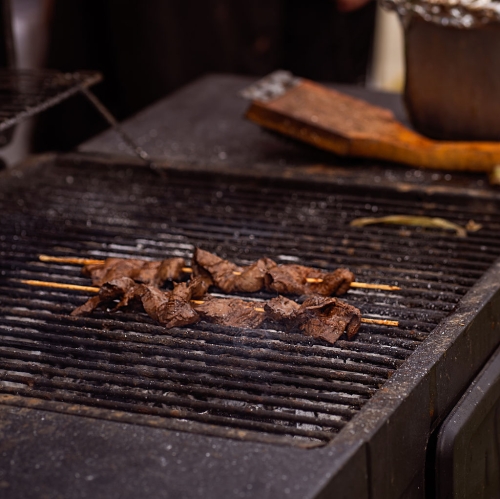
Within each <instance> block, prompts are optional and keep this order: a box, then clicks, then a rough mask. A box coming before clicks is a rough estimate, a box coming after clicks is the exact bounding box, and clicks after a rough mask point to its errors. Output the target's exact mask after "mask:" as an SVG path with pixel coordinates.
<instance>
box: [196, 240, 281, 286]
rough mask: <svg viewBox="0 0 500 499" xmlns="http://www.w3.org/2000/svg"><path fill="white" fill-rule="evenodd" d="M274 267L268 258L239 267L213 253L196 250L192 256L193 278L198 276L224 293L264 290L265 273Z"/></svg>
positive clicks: (273, 263)
mask: <svg viewBox="0 0 500 499" xmlns="http://www.w3.org/2000/svg"><path fill="white" fill-rule="evenodd" d="M275 266H276V262H274V261H273V260H271V259H270V258H260V259H259V260H257V261H256V262H254V263H252V265H249V266H246V267H240V266H238V265H236V264H234V263H232V262H228V261H227V260H223V259H222V258H220V257H219V256H217V255H214V254H213V253H209V252H208V251H205V250H202V249H200V248H196V249H195V250H194V254H193V262H192V268H193V276H199V277H201V278H202V279H203V281H204V282H205V283H206V285H207V289H208V287H209V286H212V285H214V286H217V287H218V288H219V289H221V290H222V291H224V292H225V293H235V292H244V293H254V292H255V291H260V290H261V289H263V288H264V278H265V276H266V273H267V271H268V270H269V269H270V268H272V267H275Z"/></svg>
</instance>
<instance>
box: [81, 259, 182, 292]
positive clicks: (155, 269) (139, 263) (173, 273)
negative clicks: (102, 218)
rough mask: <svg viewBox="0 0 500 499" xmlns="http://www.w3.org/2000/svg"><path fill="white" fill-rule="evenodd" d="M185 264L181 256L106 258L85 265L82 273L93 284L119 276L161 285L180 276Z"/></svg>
mask: <svg viewBox="0 0 500 499" xmlns="http://www.w3.org/2000/svg"><path fill="white" fill-rule="evenodd" d="M185 266H186V262H185V261H184V259H183V258H168V259H166V260H158V261H153V262H151V261H147V260H138V259H129V258H107V259H106V261H105V262H104V263H98V264H90V265H85V266H84V267H83V269H82V274H83V275H85V276H87V277H90V278H91V279H92V284H94V286H102V285H103V284H104V283H106V282H110V281H112V280H114V279H119V278H121V277H129V278H130V279H133V280H134V281H137V282H141V283H143V284H148V285H151V286H162V285H163V284H164V283H165V282H166V281H168V280H171V281H176V280H178V279H180V277H181V276H182V273H183V271H182V269H183V267H185Z"/></svg>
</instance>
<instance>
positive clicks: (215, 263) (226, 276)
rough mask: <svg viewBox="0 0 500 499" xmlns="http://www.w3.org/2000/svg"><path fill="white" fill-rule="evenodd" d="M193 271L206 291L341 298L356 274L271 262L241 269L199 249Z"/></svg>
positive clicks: (263, 261)
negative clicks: (261, 292) (338, 296)
mask: <svg viewBox="0 0 500 499" xmlns="http://www.w3.org/2000/svg"><path fill="white" fill-rule="evenodd" d="M192 267H193V275H195V276H199V277H201V278H202V279H203V280H204V282H205V283H206V285H207V289H208V287H209V286H212V285H215V286H217V287H218V288H220V289H221V290H222V291H224V292H226V293H234V292H238V291H239V292H247V293H253V292H255V291H260V290H262V289H267V290H268V291H275V292H277V293H280V294H287V295H288V294H290V295H308V294H320V295H324V296H331V295H342V294H344V293H346V292H347V291H348V289H349V287H350V285H351V283H352V282H353V281H354V274H353V273H352V272H351V271H349V270H347V269H343V268H340V269H336V270H335V271H333V272H325V271H322V270H319V269H314V268H311V267H305V266H303V265H295V264H291V265H290V264H283V265H278V264H276V262H274V261H273V260H271V259H269V258H261V259H259V260H257V261H256V262H255V263H253V264H252V265H249V266H247V267H240V266H238V265H235V264H234V263H232V262H228V261H227V260H223V259H222V258H220V257H218V256H217V255H214V254H213V253H209V252H208V251H205V250H202V249H200V248H196V249H195V251H194V254H193V263H192ZM308 279H310V280H313V281H319V282H309V281H308Z"/></svg>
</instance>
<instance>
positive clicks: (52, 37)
mask: <svg viewBox="0 0 500 499" xmlns="http://www.w3.org/2000/svg"><path fill="white" fill-rule="evenodd" d="M374 17H375V4H374V2H372V3H371V4H369V5H367V6H365V7H364V8H362V9H360V10H358V11H356V12H353V13H341V12H339V11H338V10H337V7H336V5H335V3H334V1H333V0H251V1H241V0H71V1H67V0H53V2H52V5H51V11H50V13H49V22H50V32H49V44H48V53H47V63H46V66H47V67H50V68H56V69H60V70H64V71H76V70H79V69H96V70H99V71H101V72H102V73H103V75H104V82H103V83H101V84H100V85H98V86H97V87H95V92H96V94H97V95H98V97H99V98H100V99H101V100H102V101H103V102H104V103H105V104H106V105H107V106H108V107H109V108H110V110H111V111H112V112H113V113H114V114H115V116H117V117H118V118H119V119H120V120H122V119H124V118H126V117H128V116H130V115H132V114H134V113H135V112H137V111H138V110H140V109H142V108H144V107H145V106H147V105H148V104H151V103H152V102H154V101H156V100H158V99H160V98H161V97H163V96H165V95H167V94H169V93H170V92H172V91H174V90H176V89H177V88H179V87H181V86H183V85H185V84H186V83H188V82H190V81H192V80H194V79H196V78H197V77H199V76H201V75H202V74H205V73H211V72H226V73H237V74H245V75H255V76H263V75H265V74H267V73H269V72H271V71H273V70H274V69H277V68H283V69H289V70H291V71H292V72H293V73H295V74H297V75H299V76H304V77H308V78H312V79H315V80H321V81H331V82H342V83H357V84H362V83H363V82H364V81H365V78H366V71H367V66H368V61H369V59H370V55H371V47H372V38H373V30H374ZM104 128H106V125H105V123H103V121H102V119H101V118H100V117H99V116H98V115H97V113H96V112H95V111H94V110H93V109H92V108H91V107H90V105H89V104H88V103H86V102H85V101H84V99H83V98H82V97H78V98H73V99H71V100H70V101H69V102H67V103H65V104H63V105H60V106H58V107H56V108H55V109H53V110H51V111H50V112H47V113H45V114H44V115H43V116H42V117H41V118H40V120H39V122H38V126H37V128H36V133H35V143H34V144H35V150H36V151H43V150H59V151H64V150H69V149H72V148H74V147H75V146H76V145H77V144H79V143H80V142H82V141H83V140H85V139H87V138H89V137H91V136H92V135H95V134H96V133H99V132H100V131H101V130H103V129H104Z"/></svg>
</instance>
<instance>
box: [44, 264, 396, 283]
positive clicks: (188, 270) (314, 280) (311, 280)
mask: <svg viewBox="0 0 500 499" xmlns="http://www.w3.org/2000/svg"><path fill="white" fill-rule="evenodd" d="M38 258H39V260H40V261H41V262H46V263H68V264H70V265H103V264H104V263H105V260H94V259H92V258H76V257H65V256H50V255H40V256H39V257H38ZM182 271H183V272H185V273H186V274H191V273H192V272H193V269H192V268H191V267H183V268H182ZM234 275H241V272H234ZM306 281H307V282H309V283H320V282H323V279H321V278H315V277H308V278H307V279H306ZM351 288H359V289H378V290H382V291H397V290H400V289H401V288H400V287H399V286H391V285H389V284H370V283H367V282H356V281H354V282H351Z"/></svg>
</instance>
